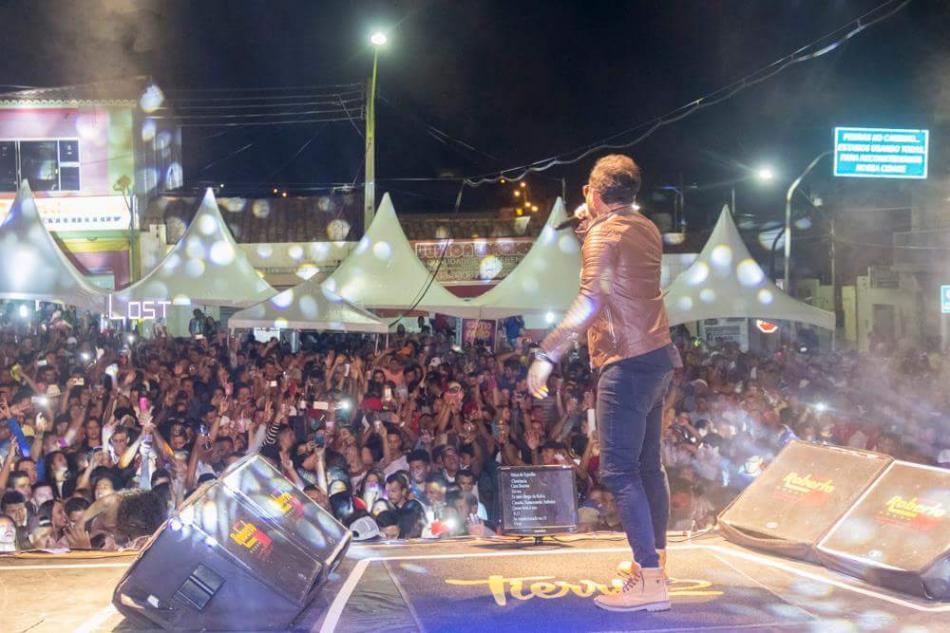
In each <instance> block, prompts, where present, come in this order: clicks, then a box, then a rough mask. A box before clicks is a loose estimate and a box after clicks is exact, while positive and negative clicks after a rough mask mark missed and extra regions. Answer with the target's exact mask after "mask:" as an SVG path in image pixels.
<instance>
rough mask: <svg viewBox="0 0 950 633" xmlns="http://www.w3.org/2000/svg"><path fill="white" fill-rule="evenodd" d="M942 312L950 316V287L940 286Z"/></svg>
mask: <svg viewBox="0 0 950 633" xmlns="http://www.w3.org/2000/svg"><path fill="white" fill-rule="evenodd" d="M940 312H942V313H943V314H950V286H940Z"/></svg>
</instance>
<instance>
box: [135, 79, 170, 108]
mask: <svg viewBox="0 0 950 633" xmlns="http://www.w3.org/2000/svg"><path fill="white" fill-rule="evenodd" d="M163 101H165V95H164V93H162V90H161V88H159V87H158V86H156V85H155V84H151V85H150V86H149V87H148V88H146V89H145V92H143V93H142V97H141V98H140V99H139V106H141V108H142V111H143V112H148V113H152V112H155V111H156V110H158V109H159V108H160V107H162V102H163Z"/></svg>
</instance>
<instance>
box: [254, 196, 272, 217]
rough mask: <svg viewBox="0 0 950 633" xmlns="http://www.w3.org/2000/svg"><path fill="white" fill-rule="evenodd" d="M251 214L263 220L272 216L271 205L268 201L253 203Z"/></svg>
mask: <svg viewBox="0 0 950 633" xmlns="http://www.w3.org/2000/svg"><path fill="white" fill-rule="evenodd" d="M251 214H252V215H253V216H254V217H255V218H259V219H261V220H263V219H264V218H266V217H267V216H269V215H270V203H269V202H268V201H267V200H255V201H254V202H252V203H251Z"/></svg>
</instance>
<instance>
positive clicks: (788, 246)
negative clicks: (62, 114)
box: [782, 150, 831, 293]
mask: <svg viewBox="0 0 950 633" xmlns="http://www.w3.org/2000/svg"><path fill="white" fill-rule="evenodd" d="M829 154H831V151H830V150H828V151H825V152H822V153H821V154H818V156H815V158H813V159H812V161H811V162H810V163H808V167H806V168H805V171H803V172H802V173H801V175H800V176H799V177H798V178H796V179H795V180H794V181H792V184H791V185H790V186H789V188H788V191H787V192H785V275H784V277H783V279H784V280H785V287H784V288H782V290H784V291H785V292H789V293H790V292H791V290H792V289H791V286H790V285H789V275H790V270H791V269H790V267H789V264H790V263H791V259H792V196H794V195H795V190H796V189H798V185H800V184H801V182H802V180H803V179H804V178H805V176H807V175H808V174H809V172H811V170H812V169H814V168H815V166H816V165H817V164H818V163H819V162H820V161H821V159H822V158H824V157H825V156H828V155H829Z"/></svg>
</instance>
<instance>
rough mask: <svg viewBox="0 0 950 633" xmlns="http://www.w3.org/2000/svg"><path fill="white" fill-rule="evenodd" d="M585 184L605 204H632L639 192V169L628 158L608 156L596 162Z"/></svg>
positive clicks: (620, 155) (615, 155)
mask: <svg viewBox="0 0 950 633" xmlns="http://www.w3.org/2000/svg"><path fill="white" fill-rule="evenodd" d="M587 182H588V184H589V185H590V186H591V188H593V189H595V190H596V191H597V192H598V193H600V197H601V198H603V200H604V202H606V203H607V204H621V203H622V204H633V203H634V201H635V200H636V199H637V193H638V192H639V191H640V167H639V166H638V165H637V164H636V163H635V162H633V159H632V158H630V157H629V156H625V155H623V154H610V155H608V156H604V157H603V158H601V159H600V160H598V161H597V163H596V164H595V165H594V168H593V169H591V170H590V177H589V178H588V181H587Z"/></svg>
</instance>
